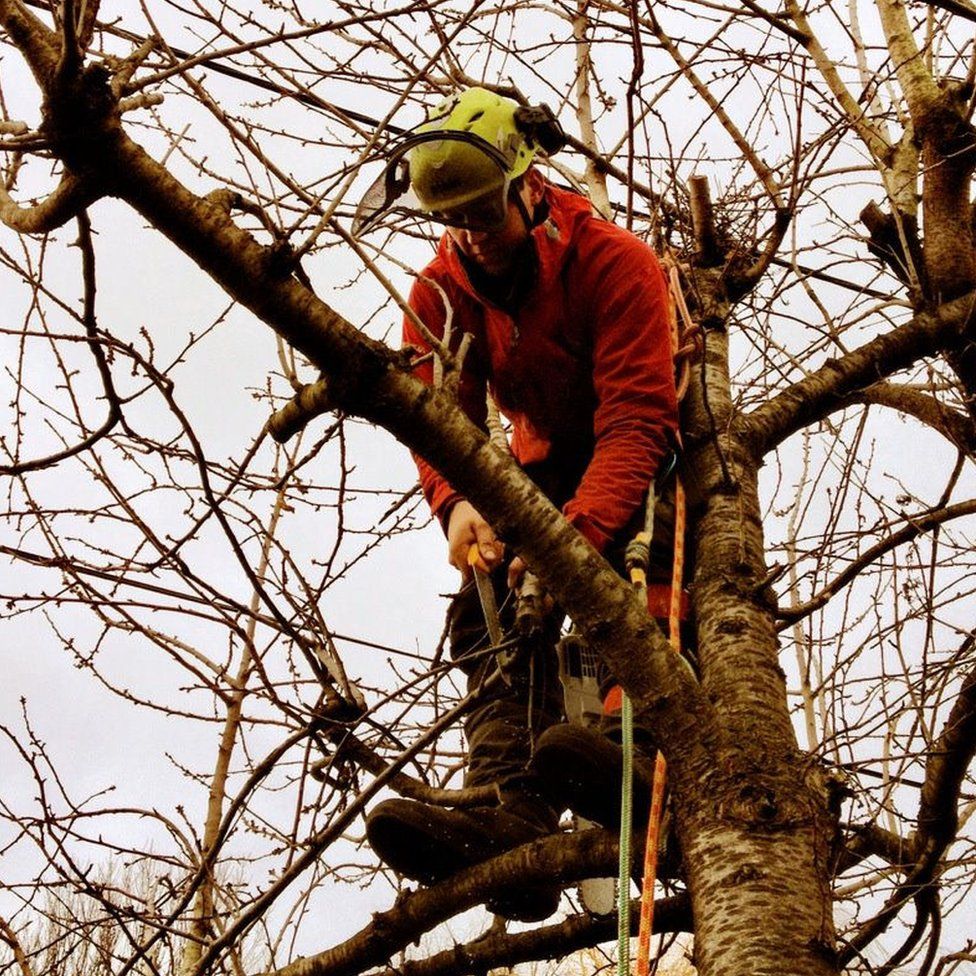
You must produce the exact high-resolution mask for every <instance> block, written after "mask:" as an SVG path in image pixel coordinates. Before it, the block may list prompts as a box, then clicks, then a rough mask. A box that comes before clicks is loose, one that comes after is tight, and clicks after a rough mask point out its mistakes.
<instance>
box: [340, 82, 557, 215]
mask: <svg viewBox="0 0 976 976" xmlns="http://www.w3.org/2000/svg"><path fill="white" fill-rule="evenodd" d="M564 141H565V136H564V135H563V132H562V129H561V128H560V126H559V123H558V121H556V119H555V117H554V116H553V114H552V112H551V111H550V110H549V109H548V108H547V107H546V106H544V105H540V106H536V107H532V108H529V107H525V106H522V105H519V104H518V102H515V101H513V100H512V99H510V98H504V97H503V96H501V95H497V94H495V93H494V92H490V91H488V90H487V89H485V88H469V89H467V90H466V91H464V92H461V93H460V94H458V95H455V96H453V97H451V98H448V99H446V100H445V101H444V102H442V103H441V104H440V105H438V106H437V107H436V108H434V109H433V110H432V112H431V113H430V118H429V119H428V121H427V122H425V123H424V124H423V125H421V126H420V127H419V128H418V129H416V130H415V131H414V132H413V133H411V134H410V135H408V136H407V137H406V138H405V139H404V140H402V141H401V143H400V144H399V145H398V146H397V147H396V148H395V149H394V150H393V152H392V154H391V157H390V159H389V161H388V163H387V166H386V169H385V170H384V172H383V174H382V175H381V177H380V179H379V180H377V181H376V183H374V184H373V186H372V187H370V189H369V191H367V194H366V196H365V197H364V199H363V202H362V203H361V204H360V206H359V209H358V210H357V213H356V219H355V221H354V222H353V233H358V232H359V231H361V230H363V229H365V228H366V227H367V226H368V225H369V224H371V223H373V222H374V221H375V220H376V219H378V218H379V216H380V215H381V214H382V213H384V212H386V211H388V210H391V209H398V210H405V211H407V212H409V213H421V214H423V215H425V216H428V217H430V218H432V219H434V220H438V221H440V222H441V223H445V224H449V225H453V226H460V227H469V228H477V229H491V228H493V227H498V226H500V225H501V224H502V223H503V222H504V220H505V215H506V213H507V209H508V203H507V201H508V189H509V186H510V185H511V182H512V180H514V179H516V178H518V177H519V176H521V175H522V174H523V173H524V172H525V171H526V170H527V169H528V168H529V166H530V165H531V164H532V160H533V159H534V158H535V156H536V153H537V152H539V151H540V150H541V151H543V152H546V153H552V152H555V151H556V150H558V149H559V148H560V147H561V146H562V145H563V143H564Z"/></svg>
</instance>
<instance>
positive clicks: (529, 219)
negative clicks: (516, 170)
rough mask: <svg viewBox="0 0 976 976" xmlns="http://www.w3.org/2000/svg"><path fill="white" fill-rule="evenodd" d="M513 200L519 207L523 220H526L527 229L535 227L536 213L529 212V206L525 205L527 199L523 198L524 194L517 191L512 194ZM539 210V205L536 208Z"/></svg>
mask: <svg viewBox="0 0 976 976" xmlns="http://www.w3.org/2000/svg"><path fill="white" fill-rule="evenodd" d="M511 199H512V201H513V202H514V203H515V206H516V207H517V208H518V212H519V213H520V214H521V215H522V220H524V221H525V228H526V230H529V231H531V230H532V228H533V227H535V215H534V214H530V213H529V208H528V207H527V206H526V205H525V201H524V200H523V199H522V194H521V193H519V192H515V193H513V194H512V195H511ZM534 209H536V210H538V207H536V208H534Z"/></svg>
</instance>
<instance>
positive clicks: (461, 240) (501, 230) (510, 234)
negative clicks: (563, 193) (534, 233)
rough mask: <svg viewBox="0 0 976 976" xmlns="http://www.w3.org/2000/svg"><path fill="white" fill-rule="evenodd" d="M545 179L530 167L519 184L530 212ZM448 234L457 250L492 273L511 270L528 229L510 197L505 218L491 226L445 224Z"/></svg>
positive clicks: (535, 203) (542, 189)
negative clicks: (476, 226)
mask: <svg viewBox="0 0 976 976" xmlns="http://www.w3.org/2000/svg"><path fill="white" fill-rule="evenodd" d="M544 188H545V182H544V181H543V179H542V176H541V174H540V173H539V172H538V171H537V170H535V169H530V170H529V171H528V172H527V173H526V174H525V178H524V179H523V180H522V184H521V186H520V187H519V191H518V192H519V196H520V197H521V199H522V203H523V204H524V206H525V209H526V212H528V213H529V214H530V215H531V214H533V213H534V212H535V208H536V206H537V205H538V203H539V202H540V201H541V200H542V195H543V192H544ZM447 232H448V234H450V235H451V237H452V238H453V239H454V242H455V243H456V244H457V246H458V247H459V248H460V249H461V252H462V253H463V254H464V255H465V256H466V257H468V258H470V259H471V260H472V261H474V263H475V264H477V265H478V267H479V268H481V270H482V271H484V272H485V274H489V275H492V276H495V277H500V276H502V275H506V274H508V273H509V272H510V271H512V270H513V268H514V266H515V262H516V260H517V258H518V255H519V251H520V250H521V247H522V245H523V244H524V243H525V242H526V241H527V240H528V238H529V234H530V233H531V231H530V229H529V228H528V227H527V226H526V223H525V218H524V217H523V216H522V211H521V210H520V209H519V207H518V205H517V204H516V203H515V202H514V201H513V200H509V201H508V210H507V211H506V214H505V222H504V223H503V224H502V225H501V227H497V228H494V229H492V230H467V229H465V228H463V227H448V228H447Z"/></svg>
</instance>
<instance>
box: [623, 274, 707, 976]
mask: <svg viewBox="0 0 976 976" xmlns="http://www.w3.org/2000/svg"><path fill="white" fill-rule="evenodd" d="M664 264H665V267H666V269H667V272H668V286H669V289H668V290H669V291H670V293H671V299H672V301H671V303H670V314H669V319H670V324H671V351H672V353H673V354H674V357H675V360H676V362H677V363H678V364H679V365H678V380H677V388H678V399H679V400H680V399H681V398H682V397H683V396H684V393H685V390H686V389H687V387H688V380H689V376H690V372H691V363H692V361H693V360H694V359H695V358H697V356H698V355H700V353H701V330H700V328H699V327H698V326H697V325H696V324H695V323H694V321H693V320H692V317H691V313H690V312H689V310H688V306H687V304H686V303H685V300H684V295H683V294H682V292H681V282H680V278H679V274H678V267H677V265H676V264H675V262H674V260H673V258H671V257H670V255H665V261H664ZM679 315H680V317H681V320H682V323H681V326H682V327H683V328H682V327H679V324H678V316H679ZM679 336H680V338H679ZM685 520H686V513H685V492H684V486H683V485H682V484H681V479H680V478H676V479H675V488H674V560H673V562H672V566H671V605H670V607H669V610H668V638H669V640H670V642H671V649H672V650H673V651H674V652H675V653H676V654H680V653H681V594H682V581H683V579H684V573H685V541H684V540H685ZM667 769H668V767H667V761H666V760H665V758H664V755H663V753H661V752H660V751H658V753H657V757H656V758H655V761H654V781H653V783H652V786H651V811H650V816H649V817H648V819H647V839H646V840H645V842H644V878H643V884H642V886H641V911H640V929H639V930H638V935H637V959H636V967H635V976H648V973H649V972H650V957H651V933H652V932H653V931H654V882H655V881H656V880H657V855H658V846H659V844H660V834H661V817H662V815H663V813H664V787H665V781H666V779H667Z"/></svg>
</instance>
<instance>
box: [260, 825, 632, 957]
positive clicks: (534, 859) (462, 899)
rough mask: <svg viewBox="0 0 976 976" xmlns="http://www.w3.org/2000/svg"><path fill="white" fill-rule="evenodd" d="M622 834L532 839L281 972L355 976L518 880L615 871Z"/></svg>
mask: <svg viewBox="0 0 976 976" xmlns="http://www.w3.org/2000/svg"><path fill="white" fill-rule="evenodd" d="M618 848H619V844H618V840H617V837H616V836H615V835H614V834H612V833H610V832H609V831H605V830H595V829H594V830H582V831H579V832H577V833H575V834H568V835H567V834H557V835H556V836H553V837H547V838H544V839H542V840H537V841H533V842H532V843H531V844H525V845H523V846H522V847H518V848H516V849H515V850H512V851H509V852H508V853H506V854H503V855H502V856H501V857H497V858H494V859H492V860H490V861H486V862H484V863H483V864H478V865H476V866H475V867H472V868H469V869H468V870H466V871H461V872H458V873H457V874H455V875H453V876H452V877H450V878H448V879H447V880H446V881H443V882H441V883H440V884H439V885H436V886H434V887H432V888H422V889H420V890H418V891H416V892H413V893H411V894H408V895H406V896H404V897H402V898H401V899H400V900H398V902H397V903H396V904H395V905H394V906H393V908H391V909H389V911H386V912H380V913H378V914H377V915H374V916H373V921H372V922H371V923H370V924H369V925H368V926H366V928H364V929H363V930H362V931H360V932H359V933H357V934H356V935H354V936H353V937H352V938H351V939H348V940H346V941H345V942H343V943H342V944H341V945H338V946H336V947H335V948H333V949H328V950H326V951H325V952H321V953H318V954H316V955H314V956H308V957H306V958H304V959H300V960H298V961H297V962H295V963H293V964H292V965H290V966H286V967H285V968H284V969H281V970H278V972H277V976H356V974H358V973H361V972H363V971H364V970H366V969H368V968H370V967H372V966H378V965H382V964H384V963H386V962H387V961H388V960H389V959H390V957H391V956H392V955H393V954H394V953H396V952H399V951H400V950H401V949H403V948H405V947H406V946H407V945H408V944H409V943H410V942H412V941H413V940H414V939H416V937H417V935H418V933H420V932H427V931H429V930H430V929H432V928H433V927H434V926H435V925H437V924H438V923H439V922H442V921H444V920H446V919H448V918H452V917H453V916H454V915H457V914H458V913H459V912H462V911H464V910H465V909H467V908H470V907H472V906H473V905H480V904H483V903H484V902H485V901H490V900H491V899H492V898H494V897H496V896H498V895H502V894H504V893H505V892H506V891H509V890H510V889H511V886H512V885H513V884H520V885H526V884H553V883H555V884H559V885H567V884H570V883H571V882H574V881H579V880H580V879H582V878H587V877H600V876H601V875H604V874H606V873H607V872H612V871H613V870H614V868H615V866H616V862H617V857H618Z"/></svg>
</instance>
